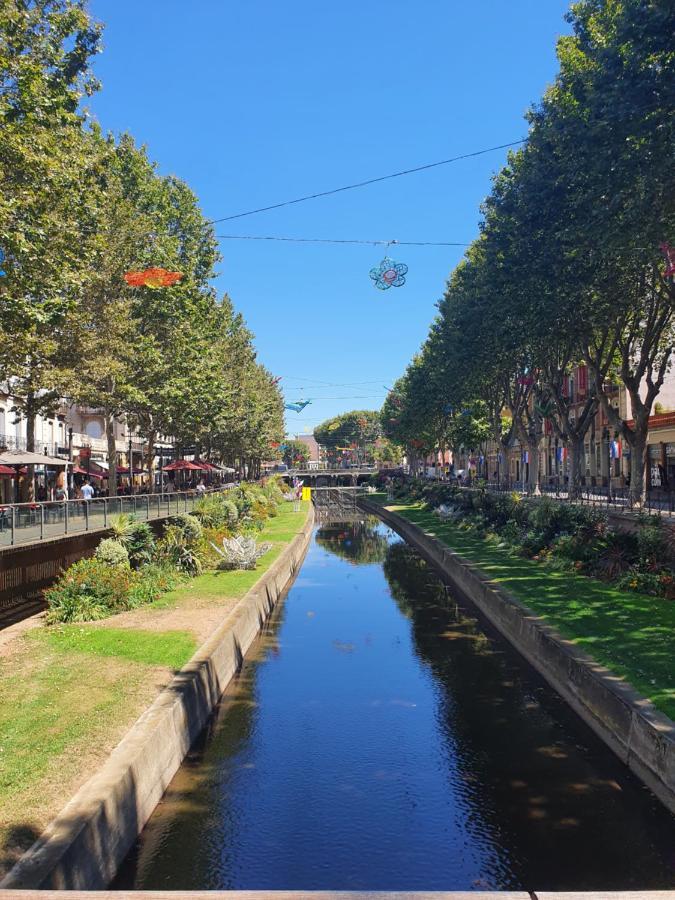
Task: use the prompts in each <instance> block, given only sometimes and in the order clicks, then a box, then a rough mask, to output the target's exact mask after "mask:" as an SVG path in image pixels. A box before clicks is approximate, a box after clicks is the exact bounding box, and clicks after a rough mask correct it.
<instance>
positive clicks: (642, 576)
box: [617, 568, 665, 597]
mask: <svg viewBox="0 0 675 900" xmlns="http://www.w3.org/2000/svg"><path fill="white" fill-rule="evenodd" d="M617 587H619V588H621V590H624V591H637V592H638V593H640V594H649V595H650V596H652V597H661V596H664V594H665V590H664V583H663V581H662V574H659V573H656V572H640V571H639V570H638V569H635V568H633V569H631V570H630V571H629V572H626V574H625V575H622V577H621V578H620V579H619V580H618V582H617Z"/></svg>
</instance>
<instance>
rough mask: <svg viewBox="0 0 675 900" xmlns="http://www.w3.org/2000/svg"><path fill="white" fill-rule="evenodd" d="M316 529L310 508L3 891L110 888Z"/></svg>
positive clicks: (288, 582) (11, 875)
mask: <svg viewBox="0 0 675 900" xmlns="http://www.w3.org/2000/svg"><path fill="white" fill-rule="evenodd" d="M313 522H314V513H313V508H311V507H310V511H309V513H308V516H307V519H306V520H305V523H304V526H303V528H302V531H301V532H300V533H299V534H298V535H296V537H295V538H294V539H293V541H292V542H291V543H290V544H289V545H288V546H287V547H286V548H285V549H284V550H283V552H282V554H281V555H280V557H279V558H278V559H277V560H276V561H275V562H274V563H273V564H272V566H271V567H270V568H269V569H268V570H267V571H266V572H265V573H264V575H262V576H261V578H260V579H259V581H258V582H257V583H256V584H255V585H254V587H253V588H252V589H251V590H250V591H249V592H248V593H247V594H246V595H245V596H244V597H243V598H242V600H241V601H240V602H239V603H238V604H237V605H236V607H235V608H234V610H233V611H232V612H231V613H230V614H229V615H228V616H227V618H226V619H224V620H223V622H222V623H221V624H220V625H219V627H218V628H217V629H216V630H215V631H214V633H213V634H212V635H211V637H210V638H209V639H208V640H207V641H206V642H205V643H204V644H203V645H202V647H201V648H200V649H199V650H198V651H197V653H196V654H195V655H194V656H193V658H192V659H191V660H190V662H189V663H187V665H186V666H184V667H183V669H181V671H180V672H178V674H177V675H176V676H175V677H174V678H173V680H172V681H171V682H170V683H169V684H168V685H167V687H166V688H165V689H164V690H163V691H162V692H161V693H160V694H159V696H158V697H157V699H156V700H155V702H154V703H153V704H152V706H150V707H149V708H148V709H147V710H146V711H145V713H143V715H142V716H141V717H140V719H138V721H137V722H136V724H135V725H134V726H133V727H132V728H131V729H130V731H129V732H128V733H127V735H126V736H125V737H124V739H123V740H122V741H121V742H120V743H119V744H118V746H117V747H116V748H115V750H114V751H113V752H112V754H111V755H110V757H109V758H108V759H107V761H106V762H105V763H104V765H103V766H102V768H101V769H100V770H99V772H98V773H97V774H96V775H94V776H93V777H92V778H91V779H90V780H89V781H88V782H87V783H86V784H85V785H83V786H82V788H81V789H80V790H79V791H78V792H77V794H76V795H75V796H74V797H73V798H72V800H71V801H70V802H69V803H68V804H67V805H66V807H65V808H64V809H63V810H62V812H61V813H60V814H59V815H58V816H57V817H56V819H54V820H53V821H52V822H51V824H50V825H49V826H48V827H47V828H46V829H45V831H44V833H43V834H42V836H41V837H40V838H39V839H38V840H37V841H36V842H35V844H33V846H32V847H31V848H30V849H29V850H28V851H27V852H26V853H25V854H24V856H23V857H22V858H21V859H20V860H19V862H18V863H17V864H16V865H15V866H14V868H13V869H12V870H11V871H10V872H9V873H8V875H7V876H6V877H5V879H4V880H3V881H2V882H1V883H0V889H4V888H12V889H17V888H23V889H42V890H44V889H52V890H54V889H56V890H87V891H91V890H100V889H102V888H105V887H106V886H107V885H108V884H109V883H110V881H111V880H112V878H113V877H114V875H115V873H116V871H117V869H118V867H119V865H120V863H121V862H122V860H123V859H124V857H125V856H126V854H127V853H128V851H129V849H130V848H131V846H132V844H133V842H134V841H135V839H136V837H137V836H138V835H139V833H140V832H141V830H142V829H143V826H144V825H145V823H146V822H147V820H148V819H149V817H150V815H151V814H152V812H153V810H154V809H155V807H156V806H157V804H158V803H159V801H160V800H161V798H162V796H163V794H164V792H165V791H166V788H167V787H168V785H169V783H170V781H171V779H172V778H173V776H174V775H175V773H176V771H177V770H178V768H179V766H180V765H181V763H182V761H183V759H184V757H185V755H186V754H187V752H188V750H189V749H190V746H191V745H192V743H193V741H194V740H195V738H196V737H197V736H198V734H199V733H200V731H201V730H202V728H203V727H204V725H205V724H206V722H207V721H208V718H209V716H210V715H211V713H212V711H213V709H214V707H215V705H216V703H217V702H218V700H219V699H220V697H221V695H222V694H223V691H224V690H225V689H226V688H227V686H228V684H229V682H230V680H231V679H232V677H233V676H234V675H235V674H236V672H237V671H238V670H239V668H240V667H241V664H242V661H243V658H244V655H245V654H246V652H247V650H248V649H249V647H250V646H251V644H252V643H253V641H254V639H255V638H256V637H257V635H258V634H259V633H260V631H261V629H262V628H263V626H264V624H265V622H266V621H267V619H268V618H269V616H270V615H271V613H272V611H273V609H274V607H275V606H276V605H277V603H278V602H279V601H280V600H281V599H282V597H283V595H284V592H285V591H286V590H287V589H288V588H289V587H290V585H291V583H292V581H293V579H294V578H295V575H296V574H297V572H298V570H299V568H300V566H301V564H302V561H303V559H304V556H305V553H306V551H307V548H308V546H309V543H310V540H311V534H312V526H313ZM85 689H86V688H85Z"/></svg>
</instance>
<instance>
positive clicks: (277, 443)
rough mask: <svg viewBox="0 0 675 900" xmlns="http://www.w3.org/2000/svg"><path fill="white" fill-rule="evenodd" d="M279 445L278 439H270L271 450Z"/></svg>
mask: <svg viewBox="0 0 675 900" xmlns="http://www.w3.org/2000/svg"><path fill="white" fill-rule="evenodd" d="M279 446H281V445H280V444H279V441H270V447H272V449H273V450H276V449H277V447H279Z"/></svg>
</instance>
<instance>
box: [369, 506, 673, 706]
mask: <svg viewBox="0 0 675 900" xmlns="http://www.w3.org/2000/svg"><path fill="white" fill-rule="evenodd" d="M376 499H377V498H376ZM388 508H389V509H391V510H393V511H394V512H397V513H398V514H399V515H401V516H403V517H404V518H406V519H408V520H409V521H411V522H413V523H415V524H416V525H419V526H420V527H421V528H423V529H424V531H426V532H427V533H429V534H432V535H434V536H435V537H437V538H439V539H440V540H441V541H443V543H445V544H446V545H447V546H448V547H450V548H451V549H452V550H455V551H456V552H457V553H459V554H460V555H461V556H463V557H464V558H465V559H467V560H469V561H470V562H472V563H475V564H476V565H477V566H478V567H479V568H480V569H481V570H482V571H483V572H485V573H486V574H487V575H489V576H490V578H491V579H492V580H493V581H495V582H497V583H498V584H500V585H501V586H503V587H504V588H506V590H508V591H509V592H510V593H511V594H513V596H515V597H517V598H518V599H519V600H521V601H522V602H523V603H525V604H526V605H527V606H529V607H530V609H532V610H533V611H534V612H536V613H538V614H539V615H541V616H542V617H544V618H545V619H546V621H548V622H549V623H550V624H552V625H554V626H555V627H556V628H558V629H559V631H560V632H561V633H562V634H563V635H564V636H565V637H567V638H569V639H570V640H572V641H574V643H576V644H578V645H579V646H581V647H583V648H584V649H585V650H586V651H587V652H588V653H589V654H591V655H592V656H593V657H594V658H595V659H597V660H598V662H600V663H602V664H603V665H605V666H607V667H608V668H610V669H612V670H613V671H614V672H616V673H617V674H619V675H621V676H622V677H624V678H626V679H627V680H628V681H629V682H630V683H631V684H632V685H633V686H634V687H635V688H636V690H638V691H639V692H640V693H641V694H643V695H644V696H645V697H648V698H649V699H650V700H651V701H652V702H653V703H654V705H655V706H657V707H658V708H659V709H660V710H661V711H662V712H664V713H665V714H666V715H668V716H670V718H673V719H675V662H674V657H673V650H672V648H673V635H674V634H675V603H672V602H670V601H668V600H662V599H659V598H657V597H648V596H645V595H643V594H636V593H632V592H627V591H620V590H617V589H616V588H614V587H612V585H610V584H606V583H605V582H601V581H597V580H595V579H592V578H586V577H584V576H580V575H572V574H565V573H562V572H556V571H552V570H551V569H549V568H548V567H546V566H545V565H543V564H541V563H538V562H535V561H533V560H529V559H525V558H523V557H521V556H518V555H517V554H516V553H514V552H513V551H511V550H510V549H508V548H506V547H500V546H497V545H496V544H495V543H493V542H491V541H486V540H484V539H482V538H480V537H478V536H476V535H474V534H471V533H470V532H467V531H465V530H463V529H461V528H459V527H458V526H457V525H456V524H454V523H445V522H441V521H440V520H439V519H438V517H437V516H435V515H434V514H433V513H432V512H431V511H430V510H429V509H428V508H426V507H424V506H422V505H420V504H406V505H400V506H398V505H388Z"/></svg>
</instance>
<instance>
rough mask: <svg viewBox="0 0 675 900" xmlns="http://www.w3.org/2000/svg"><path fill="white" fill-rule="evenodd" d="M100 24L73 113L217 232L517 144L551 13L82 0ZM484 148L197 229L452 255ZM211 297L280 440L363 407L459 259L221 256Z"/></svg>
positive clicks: (539, 73)
mask: <svg viewBox="0 0 675 900" xmlns="http://www.w3.org/2000/svg"><path fill="white" fill-rule="evenodd" d="M90 6H91V10H92V12H93V14H94V16H95V17H96V18H98V19H99V20H101V21H102V22H104V23H105V25H106V29H105V35H104V52H103V54H102V55H101V56H100V57H98V58H97V60H96V71H97V74H98V75H99V77H100V78H101V80H102V81H103V90H102V92H101V93H100V94H99V95H97V96H96V97H95V98H94V99H93V100H92V102H91V107H92V110H93V112H94V114H95V115H96V117H97V118H98V119H99V120H100V122H101V124H102V125H103V127H104V128H105V129H106V130H112V131H114V132H121V131H125V130H128V131H130V132H131V133H132V134H133V135H134V136H135V138H136V139H137V141H138V142H140V143H145V144H146V145H147V147H148V150H149V153H150V156H151V157H152V158H153V159H155V160H156V161H157V162H158V164H159V169H160V171H161V172H162V173H165V174H168V173H171V174H175V175H177V176H178V177H180V178H182V179H184V180H185V181H187V182H188V184H189V185H190V186H191V187H192V189H193V190H194V191H195V192H196V193H197V195H198V196H199V197H200V200H201V203H202V208H203V210H204V213H205V214H206V215H207V216H208V217H209V218H220V217H222V216H227V215H232V214H235V213H238V212H242V211H246V210H249V209H254V208H256V207H260V206H267V205H269V204H272V203H276V202H281V201H283V200H289V199H292V198H294V197H297V196H303V195H305V194H308V193H314V192H317V191H323V190H329V189H331V188H335V187H339V186H341V185H343V184H349V183H351V182H354V181H361V180H364V179H367V178H372V177H377V176H379V175H383V174H387V173H389V172H395V171H398V170H400V169H406V168H410V167H414V166H418V165H424V164H425V163H430V162H434V161H436V160H440V159H447V158H449V157H452V156H455V155H459V154H462V153H469V152H472V151H475V150H480V149H482V148H485V147H491V146H495V145H498V144H503V143H506V142H508V141H512V140H518V139H519V138H522V137H524V136H525V133H526V126H525V122H524V119H523V114H524V112H525V110H526V109H527V107H528V106H529V104H530V103H532V102H534V101H536V100H537V99H538V98H539V97H540V96H541V93H542V91H543V90H544V89H545V87H546V85H547V84H549V83H550V82H551V80H552V79H553V77H554V75H555V71H556V60H555V42H556V39H557V37H558V36H559V35H560V34H562V33H565V32H566V31H567V30H568V26H567V24H566V23H565V22H564V19H563V16H564V13H565V11H566V9H567V6H568V2H567V0H543V2H542V0H510V2H508V3H505V2H503V0H477V2H473V3H469V2H462V3H460V2H458V0H418V2H416V3H414V4H413V3H412V2H403V0H388V2H385V0H365V2H364V0H360V2H356V0H343V2H342V3H336V4H329V3H317V2H316V0H313V2H310V0H290V2H287V3H279V2H278V0H275V2H273V0H247V2H242V0H240V2H237V3H235V2H232V0H191V2H186V0H91V2H90ZM505 152H506V151H497V152H494V153H491V154H488V155H486V156H482V157H478V158H476V159H473V160H465V161H462V162H458V163H455V164H452V165H449V166H443V167H440V168H437V169H432V170H431V171H429V172H424V173H419V174H415V175H410V176H408V177H405V178H397V179H394V180H392V181H385V182H383V183H381V184H376V185H372V186H369V187H366V188H363V189H361V190H357V191H349V192H346V193H343V194H338V195H336V196H333V197H327V198H323V199H319V200H314V201H309V202H307V203H303V204H299V205H297V206H291V207H287V208H285V209H279V210H273V211H270V212H267V213H262V214H259V215H255V216H250V217H247V218H242V219H238V220H235V221H232V222H224V223H222V224H220V225H219V226H217V233H218V234H221V235H226V234H227V235H279V236H283V237H302V238H350V239H352V238H359V239H368V240H371V239H373V240H391V239H396V240H400V241H404V240H410V241H458V242H462V241H466V242H469V241H471V240H472V239H473V238H474V237H475V235H476V233H477V225H478V220H479V205H480V203H481V201H482V200H483V198H484V197H485V196H486V194H487V193H488V192H489V189H490V178H491V176H492V175H493V174H494V173H495V172H496V171H497V170H498V169H499V167H500V166H501V165H502V164H503V162H504V159H505ZM221 248H222V254H223V261H222V263H221V265H220V275H219V277H218V281H217V287H218V289H219V290H220V291H223V292H225V291H226V292H227V293H228V294H229V295H230V296H231V297H232V299H233V301H234V303H235V305H236V306H237V308H238V309H239V310H241V311H242V312H243V314H244V316H245V318H246V321H247V322H248V324H249V326H250V328H251V329H252V330H253V332H254V333H255V336H256V346H257V348H258V352H259V357H260V359H261V360H262V362H264V363H265V365H267V366H268V367H269V368H270V369H271V370H272V371H273V372H274V373H275V374H278V375H283V376H284V378H283V380H282V382H281V386H282V387H283V389H284V392H285V396H286V398H287V400H289V401H295V400H297V399H299V398H301V397H304V398H313V402H312V404H311V405H310V406H308V407H306V409H305V410H304V412H303V413H301V414H296V413H289V414H288V425H289V430H290V431H292V432H302V431H308V430H311V428H312V427H313V426H314V424H317V423H318V422H320V421H322V420H323V419H325V418H327V417H329V416H331V415H335V414H337V413H339V412H342V411H345V410H348V409H355V408H362V409H368V408H370V409H376V408H379V406H380V405H381V403H382V401H383V399H384V394H385V391H384V388H383V385H390V384H391V383H392V381H394V380H395V379H396V378H397V377H398V376H399V375H400V374H401V373H402V371H403V370H404V368H405V366H406V364H407V362H408V361H409V360H410V358H411V356H412V355H413V354H414V353H415V352H416V350H417V349H418V348H419V346H420V344H421V343H422V341H423V340H424V338H425V336H426V333H427V329H428V327H429V323H430V322H431V320H432V318H433V316H434V313H435V308H434V304H435V303H436V302H437V300H438V299H439V298H440V297H441V296H442V294H443V289H444V285H445V281H446V279H447V277H448V275H449V273H450V272H451V271H452V269H453V268H454V266H455V265H456V264H457V262H458V261H459V260H460V259H461V255H462V250H461V248H452V247H445V248H443V247H441V248H431V247H399V248H396V247H392V248H391V249H390V251H389V253H390V255H391V256H393V257H394V258H395V259H396V260H398V261H402V262H405V263H407V265H408V266H409V273H408V277H407V283H406V285H405V286H404V287H401V288H391V289H390V290H388V291H378V290H376V289H375V288H374V287H373V285H372V282H371V281H370V278H369V277H368V273H369V270H370V269H371V267H372V266H374V265H376V264H378V263H379V261H380V259H381V258H382V256H383V255H384V251H383V248H382V247H376V246H337V245H330V244H328V245H315V244H307V245H305V244H287V243H273V242H256V241H233V240H223V241H222V243H221Z"/></svg>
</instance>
